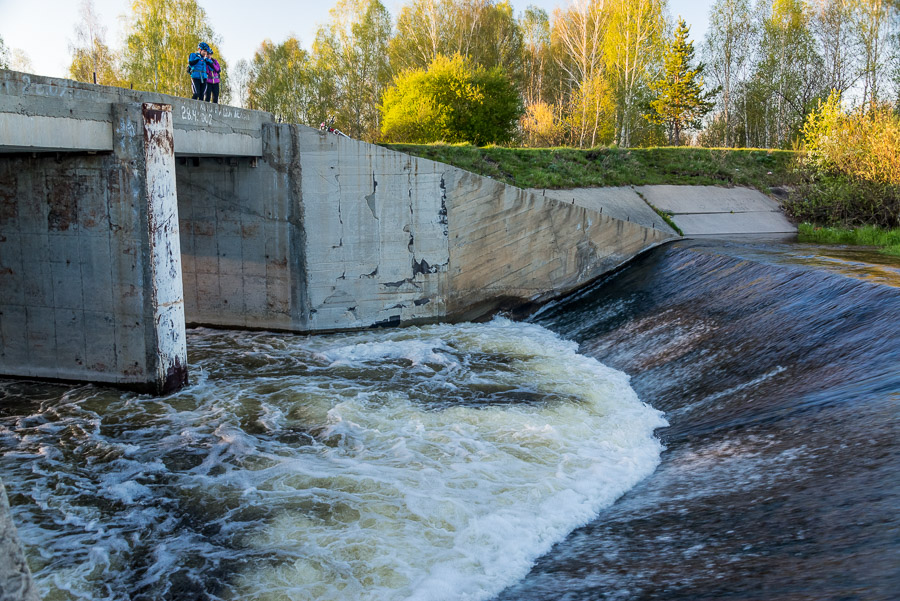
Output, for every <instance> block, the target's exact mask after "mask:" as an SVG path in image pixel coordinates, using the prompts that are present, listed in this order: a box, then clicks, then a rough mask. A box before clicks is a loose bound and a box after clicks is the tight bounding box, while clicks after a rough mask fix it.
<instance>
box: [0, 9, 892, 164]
mask: <svg viewBox="0 0 900 601" xmlns="http://www.w3.org/2000/svg"><path fill="white" fill-rule="evenodd" d="M81 13H82V19H81V21H80V22H79V23H78V24H77V25H76V27H75V38H76V42H75V44H74V45H73V47H72V49H71V53H72V60H71V67H70V75H71V77H73V78H75V79H78V80H82V81H89V82H90V81H94V80H95V78H96V81H97V82H98V83H102V84H108V85H120V86H125V87H128V86H132V87H134V88H135V89H141V90H153V91H159V92H164V93H170V94H180V95H188V94H189V85H190V81H189V79H188V78H187V77H186V75H185V67H184V64H185V60H186V57H187V55H188V53H189V52H191V51H192V50H193V49H194V48H195V47H196V45H197V42H198V41H207V42H208V43H209V44H210V45H211V46H212V47H213V49H214V50H215V51H216V56H217V57H219V60H220V62H221V63H222V65H223V74H224V78H223V83H222V87H223V93H222V97H223V101H224V102H230V103H232V104H240V105H241V106H245V107H248V108H254V109H260V110H265V111H269V112H272V113H274V114H275V115H276V117H277V118H278V119H279V120H282V121H289V122H297V123H305V124H308V125H313V126H315V125H318V124H319V123H320V122H322V121H324V120H325V119H326V118H328V117H330V116H334V117H335V123H336V126H337V127H339V128H340V129H342V130H343V131H344V132H346V133H347V134H349V135H350V136H351V137H355V138H360V139H364V140H368V141H388V142H434V141H445V142H461V141H468V142H473V143H477V144H485V143H491V142H494V143H511V144H515V145H518V146H535V147H546V146H557V145H568V146H574V147H597V146H602V145H611V144H614V145H618V146H622V147H639V146H654V145H663V144H667V143H670V144H671V143H675V144H680V143H684V142H688V141H690V142H693V143H695V144H700V145H704V146H716V147H763V148H789V147H791V145H792V144H795V143H797V142H798V141H799V140H801V139H802V130H803V127H804V124H805V123H806V121H807V119H808V118H809V116H810V115H811V114H812V113H813V112H814V111H815V110H816V109H817V108H818V107H819V106H820V105H821V104H822V103H823V102H824V101H825V100H826V99H827V98H828V97H829V96H830V95H831V94H832V93H837V94H838V95H839V96H841V97H842V98H843V99H844V105H845V106H847V107H850V106H856V107H873V108H874V107H879V106H880V107H883V106H886V105H890V106H893V107H894V110H898V111H900V0H755V1H754V0H716V2H714V4H713V6H712V8H711V11H710V14H709V26H708V30H707V33H706V36H705V38H704V39H703V40H690V39H689V30H688V29H687V27H684V28H677V29H676V22H675V21H674V20H673V19H672V16H671V15H670V14H669V9H668V6H667V2H666V1H665V0H572V1H565V0H560V3H559V6H558V7H557V8H556V9H554V10H553V12H552V13H548V12H547V11H545V10H543V9H540V8H537V7H534V6H529V7H528V8H526V9H525V10H524V11H521V12H519V13H518V14H516V13H515V11H514V10H513V7H512V5H511V4H510V3H509V2H508V1H507V0H503V1H499V0H407V1H406V2H404V3H403V4H402V5H401V6H400V8H399V11H398V14H396V15H391V14H390V13H389V11H388V10H387V8H386V7H385V5H384V3H383V2H382V1H381V0H337V2H336V3H335V4H334V6H333V8H332V9H331V11H330V19H329V21H328V22H327V23H325V24H323V25H322V26H320V27H319V29H318V31H317V33H316V36H315V39H314V40H313V41H312V43H311V45H310V46H309V49H307V48H306V47H304V45H303V44H302V43H301V40H299V39H296V38H294V37H290V38H288V39H285V40H278V41H272V40H265V41H263V42H262V43H261V44H260V46H259V48H258V50H257V51H256V53H255V55H254V57H253V58H252V60H250V61H245V60H240V61H237V63H235V64H233V65H232V64H229V63H228V62H227V58H228V57H222V55H221V53H219V52H218V46H219V44H220V42H221V39H220V36H219V35H218V34H217V33H216V32H215V30H214V29H213V25H212V21H211V20H210V18H209V15H207V14H206V12H205V11H204V9H203V8H202V7H200V6H199V5H198V4H197V2H196V1H195V0H135V1H134V2H133V3H132V6H131V14H130V15H128V16H127V21H128V31H127V35H126V37H125V42H124V44H125V46H124V48H121V49H115V50H113V49H110V48H109V46H108V45H107V43H106V40H105V32H104V31H103V28H102V27H101V26H100V19H98V18H97V15H96V13H95V11H94V7H93V4H92V2H91V1H90V0H83V2H82V6H81ZM682 29H683V30H682ZM679 31H680V32H681V43H682V47H681V50H680V52H681V56H680V60H681V63H680V66H678V65H675V66H674V67H673V66H672V61H673V60H674V59H673V53H674V52H675V46H676V43H677V42H678V39H679V37H678V36H679ZM0 52H2V41H0ZM675 58H679V57H675ZM2 60H3V57H2V54H0V61H2ZM673 69H675V71H673ZM678 69H681V71H680V72H679V71H678ZM688 76H689V77H691V78H693V80H694V81H695V82H696V84H697V85H698V86H700V88H702V94H700V95H697V94H695V98H694V100H693V102H694V103H695V105H696V106H694V107H693V108H694V109H696V110H694V112H692V113H689V114H687V115H686V116H685V117H684V118H682V117H677V118H676V121H672V120H671V119H669V120H667V119H666V118H663V117H660V115H661V114H662V113H661V112H660V111H661V110H663V109H665V108H666V107H662V109H661V108H660V107H658V106H654V103H656V104H657V105H658V104H660V102H662V101H661V98H664V97H667V96H666V95H667V94H668V95H669V96H674V97H675V98H674V100H671V101H670V102H669V105H670V106H668V110H670V111H673V110H674V111H676V112H677V111H682V110H683V108H684V107H683V105H684V103H685V102H687V101H685V100H684V99H683V98H681V97H679V94H682V95H683V94H684V92H683V91H681V88H678V87H677V86H678V85H681V84H680V83H678V82H680V81H682V80H684V79H686V77H688ZM667 81H668V83H667ZM696 103H701V104H699V105H697V104H696ZM704 103H705V104H704ZM673 107H674V108H673ZM656 109H659V110H656ZM654 117H655V118H654ZM426 126H427V127H426Z"/></svg>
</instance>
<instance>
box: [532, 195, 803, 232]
mask: <svg viewBox="0 0 900 601" xmlns="http://www.w3.org/2000/svg"><path fill="white" fill-rule="evenodd" d="M532 191H533V192H537V193H538V194H541V195H543V196H546V197H549V198H554V199H556V200H560V201H563V202H567V203H572V204H575V205H577V206H581V207H585V208H588V209H592V210H594V211H598V212H601V213H603V214H604V215H608V216H610V217H614V218H616V219H621V220H622V221H630V222H632V223H638V224H640V225H642V226H644V227H648V228H653V229H657V230H662V231H664V232H671V233H674V232H673V230H672V229H671V228H670V227H669V226H668V225H667V224H666V222H665V221H664V220H663V219H662V217H660V216H659V215H658V214H657V213H656V211H654V207H655V208H656V209H658V210H660V211H663V212H665V213H668V214H669V215H671V218H672V221H674V222H675V224H676V225H677V226H678V227H679V228H680V229H681V231H682V232H683V234H684V235H685V236H728V235H743V234H793V233H796V232H797V228H796V227H795V226H794V225H793V224H792V223H791V222H790V221H789V220H788V219H787V217H786V216H785V215H784V212H783V211H782V210H781V205H780V204H779V203H778V201H776V200H773V199H771V198H769V197H768V196H766V195H765V194H763V193H762V192H760V191H758V190H753V189H751V188H720V187H718V186H638V187H609V188H574V189H570V190H532Z"/></svg>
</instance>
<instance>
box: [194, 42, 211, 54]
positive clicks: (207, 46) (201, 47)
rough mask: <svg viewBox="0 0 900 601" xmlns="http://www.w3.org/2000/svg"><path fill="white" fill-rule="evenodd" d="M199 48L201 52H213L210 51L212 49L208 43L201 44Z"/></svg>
mask: <svg viewBox="0 0 900 601" xmlns="http://www.w3.org/2000/svg"><path fill="white" fill-rule="evenodd" d="M197 47H198V48H199V49H200V50H206V51H207V52H212V50H210V48H209V44H207V43H206V42H200V45H199V46H197Z"/></svg>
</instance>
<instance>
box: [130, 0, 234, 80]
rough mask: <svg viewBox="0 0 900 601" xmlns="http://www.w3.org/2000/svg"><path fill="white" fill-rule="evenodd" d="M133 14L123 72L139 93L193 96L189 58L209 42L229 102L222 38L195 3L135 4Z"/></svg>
mask: <svg viewBox="0 0 900 601" xmlns="http://www.w3.org/2000/svg"><path fill="white" fill-rule="evenodd" d="M131 10H132V13H131V16H130V20H129V24H128V36H127V38H126V41H125V51H124V55H125V56H124V65H123V71H124V75H125V77H126V79H127V80H128V81H129V82H130V83H131V84H132V85H133V86H134V88H135V89H136V90H146V91H150V92H162V93H164V94H176V95H181V96H190V95H191V92H190V90H191V80H190V78H189V77H188V75H187V73H186V66H187V59H188V55H189V54H190V53H191V52H194V51H195V50H196V48H197V44H198V43H200V42H206V43H208V44H209V45H210V46H211V47H212V49H213V51H214V52H215V56H216V58H217V59H218V61H219V63H220V64H221V65H222V72H223V74H224V76H223V80H222V88H223V90H222V96H224V97H226V98H227V85H228V84H227V64H226V62H225V60H224V58H223V57H222V56H220V54H219V52H218V45H219V38H218V36H217V35H216V34H215V32H214V31H213V29H212V27H211V26H210V24H209V18H208V15H207V14H206V11H205V10H203V8H202V7H201V6H199V5H198V4H197V2H196V0H134V2H133V3H132V6H131Z"/></svg>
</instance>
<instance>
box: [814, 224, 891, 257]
mask: <svg viewBox="0 0 900 601" xmlns="http://www.w3.org/2000/svg"><path fill="white" fill-rule="evenodd" d="M798 233H799V235H800V241H801V242H814V243H816V244H848V245H851V246H877V247H879V249H880V250H881V252H883V253H884V254H886V255H893V256H896V257H900V229H890V230H889V229H884V228H879V227H875V226H872V225H867V226H864V227H858V228H839V227H817V226H814V225H810V224H809V223H801V224H800V226H799V232H798Z"/></svg>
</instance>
